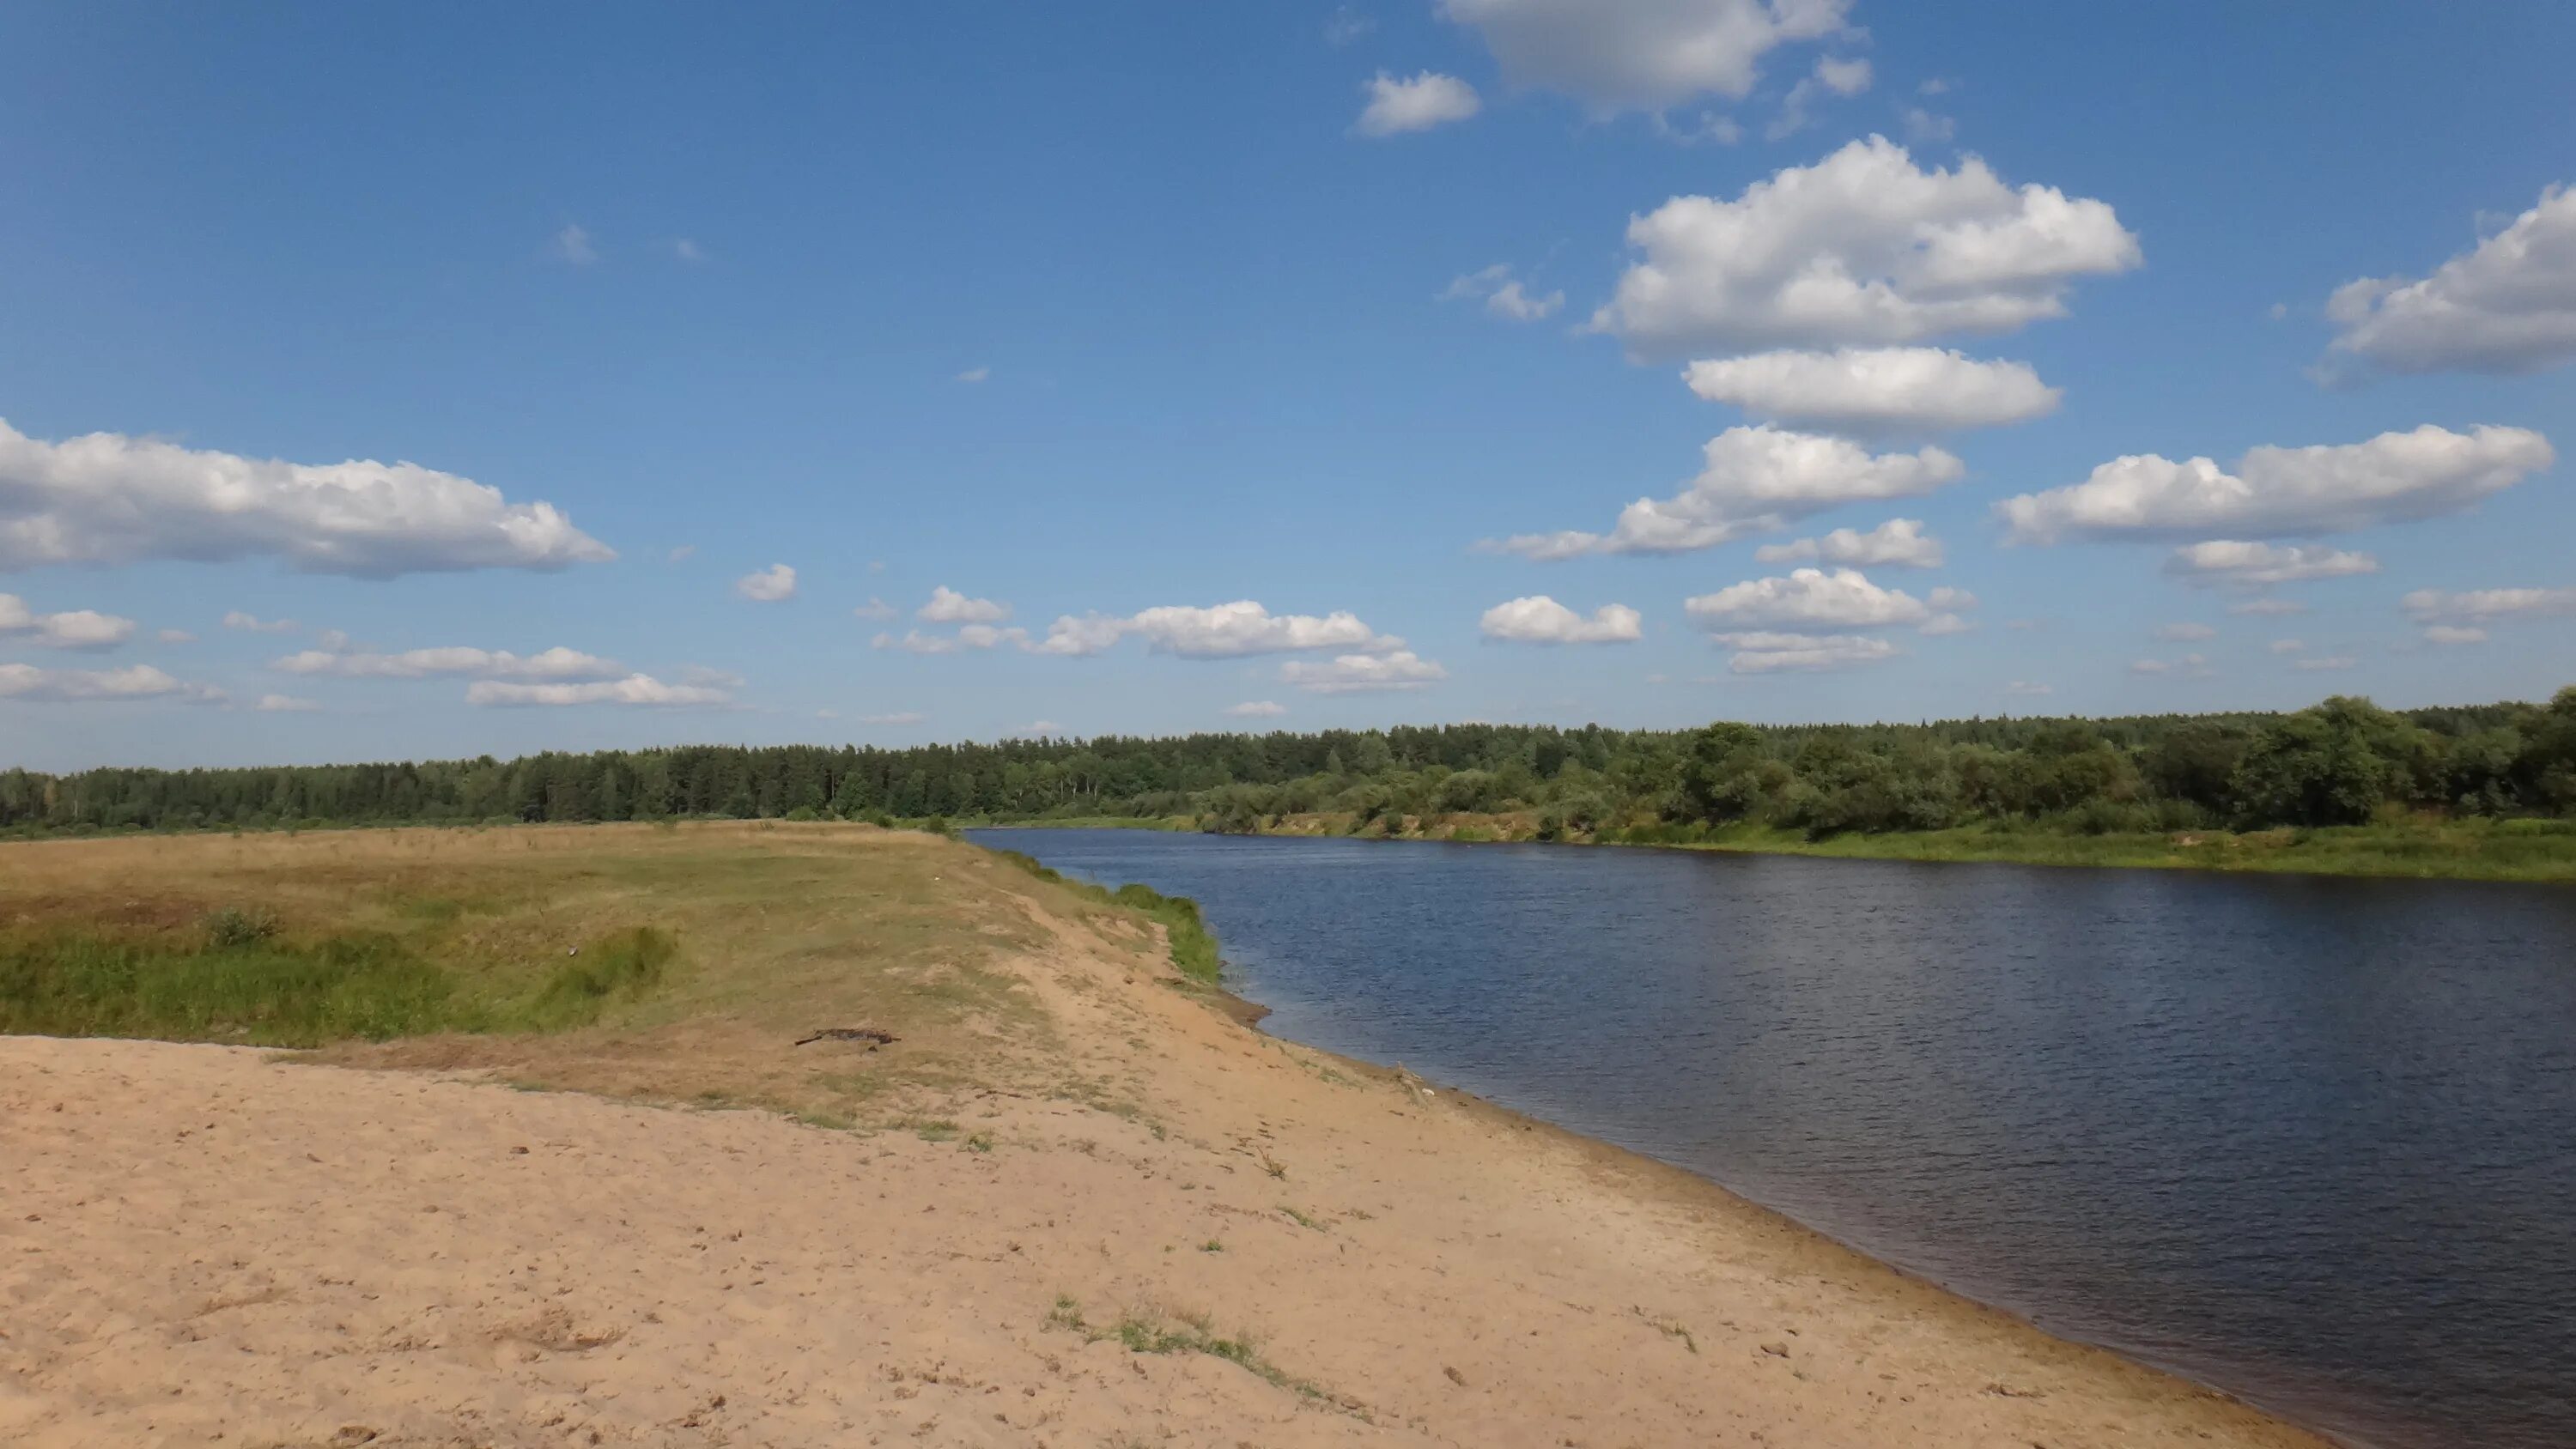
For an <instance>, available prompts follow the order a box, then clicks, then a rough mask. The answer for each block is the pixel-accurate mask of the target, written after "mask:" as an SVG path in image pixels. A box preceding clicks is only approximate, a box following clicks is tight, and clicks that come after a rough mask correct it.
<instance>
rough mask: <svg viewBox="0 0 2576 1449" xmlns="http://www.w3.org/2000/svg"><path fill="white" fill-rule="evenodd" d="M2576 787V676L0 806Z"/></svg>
mask: <svg viewBox="0 0 2576 1449" xmlns="http://www.w3.org/2000/svg"><path fill="white" fill-rule="evenodd" d="M2391 811H2403V812H2426V811H2431V812H2441V813H2446V814H2453V815H2473V816H2502V817H2515V816H2562V815H2568V814H2571V813H2576V687H2571V688H2568V689H2565V690H2561V691H2560V692H2559V693H2558V696H2557V698H2556V699H2555V700H2553V701H2552V702H2551V703H2549V704H2547V705H2530V704H2493V705H2479V706H2470V707H2463V708H2449V709H2420V710H2407V711H2401V712H2391V711H2387V710H2382V709H2379V708H2376V707H2374V706H2373V705H2371V704H2370V703H2369V702H2368V701H2367V700H2361V699H2346V698H2337V699H2329V700H2327V701H2325V702H2324V703H2323V704H2320V705H2317V706H2315V707H2313V708H2310V709H2306V710H2301V711H2299V712H2297V713H2295V714H2286V715H2283V714H2228V715H2196V716H2185V715H2156V716H2140V717H2134V718H2125V719H2101V720H2081V719H1991V720H1989V719H1975V720H1952V721H1944V722H1941V723H1937V724H1920V725H1894V724H1880V725H1858V726H1849V725H1812V726H1755V725H1742V724H1713V725H1709V726H1707V727H1705V728H1703V729H1698V730H1681V731H1649V730H1614V729H1603V728H1600V727H1597V726H1587V727H1585V728H1581V729H1557V728H1553V727H1547V726H1537V725H1487V724H1472V725H1442V726H1425V727H1418V728H1415V727H1406V728H1398V729H1391V730H1384V731H1378V730H1369V731H1364V732H1363V731H1347V730H1333V731H1325V732H1322V733H1318V734H1285V733H1280V734H1266V735H1249V734H1203V735H1190V736H1186V737H1182V738H1173V739H1130V738H1121V737H1104V738H1099V739H1090V740H1070V739H1068V740H1052V739H1033V740H1009V741H1003V742H1000V743H996V744H958V745H925V746H920V747H916V748H912V749H901V750H884V749H860V748H852V747H843V748H837V749H835V748H826V747H820V746H803V745H788V746H772V747H761V748H748V747H740V746H684V747H679V748H672V749H655V750H637V751H603V752H599V753H595V754H583V755H573V754H541V755H530V756H526V757H523V758H520V759H516V760H509V761H502V760H495V759H492V758H490V757H488V756H487V757H484V758H481V759H474V760H446V761H432V762H426V763H419V764H412V763H403V764H370V765H299V766H282V767H275V768H260V769H234V770H179V771H164V770H140V769H97V770H88V771H83V772H81V773H78V774H72V775H61V776H54V775H44V774H38V773H34V772H30V771H25V770H11V771H8V772H6V773H0V831H5V832H8V833H13V834H34V833H52V832H62V831H75V832H85V831H103V830H106V831H112V830H200V829H241V828H263V827H276V826H298V825H304V826H310V825H320V824H395V823H407V822H447V823H467V822H485V821H598V820H646V819H667V818H672V817H681V816H719V817H737V818H753V817H757V818H781V817H783V818H788V819H811V818H818V817H841V818H850V819H874V820H879V821H884V820H888V819H904V820H915V821H918V820H924V819H930V818H934V817H935V818H944V819H948V820H954V821H958V822H971V821H979V820H980V821H994V820H1033V819H1047V818H1072V817H1089V818H1101V817H1129V818H1138V819H1173V818H1179V819H1183V820H1189V821H1195V822H1196V823H1198V824H1199V825H1200V826H1201V827H1202V828H1205V829H1212V830H1255V829H1261V828H1264V826H1265V825H1267V824H1275V823H1276V822H1277V821H1278V820H1279V819H1281V818H1282V817H1285V816H1289V815H1308V814H1329V815H1334V816H1337V817H1343V818H1346V819H1347V821H1348V822H1349V824H1350V828H1354V829H1365V828H1367V827H1369V826H1370V825H1372V824H1376V825H1378V826H1380V827H1381V828H1385V827H1387V825H1388V822H1393V824H1394V828H1401V826H1402V823H1403V821H1404V820H1405V819H1406V818H1407V817H1414V818H1417V819H1421V818H1432V817H1439V816H1454V815H1473V814H1491V815H1503V814H1514V813H1518V814H1523V815H1526V816H1528V817H1530V818H1531V820H1532V822H1533V825H1534V830H1533V833H1535V834H1538V835H1540V836H1541V837H1546V838H1553V837H1557V836H1573V835H1581V836H1589V837H1593V838H1603V839H1635V840H1654V839H1687V838H1689V836H1690V832H1692V831H1693V830H1705V829H1711V828H1716V827H1723V826H1728V825H1733V824H1739V823H1751V824H1759V825H1764V826H1770V827H1778V828H1782V829H1791V830H1797V831H1801V832H1804V833H1805V834H1807V835H1808V836H1810V837H1811V838H1822V837H1826V836H1832V835H1837V834H1844V833H1850V832H1888V831H1920V830H1937V829H1945V828H1949V827H1953V826H1959V825H1966V824H1975V823H1979V822H1998V823H2000V822H2029V823H2033V824H2037V825H2041V826H2050V827H2057V828H2062V829H2065V830H2068V831H2072V832H2078V833H2085V834H2105V833H2111V832H2133V831H2153V830H2166V831H2180V830H2194V829H2213V828H2233V829H2240V830H2242V829H2262V828H2269V827H2275V826H2323V825H2350V824H2359V823H2364V822H2367V821H2370V820H2372V819H2374V818H2377V817H2380V816H2383V815H2384V814H2386V813H2388V812H2391Z"/></svg>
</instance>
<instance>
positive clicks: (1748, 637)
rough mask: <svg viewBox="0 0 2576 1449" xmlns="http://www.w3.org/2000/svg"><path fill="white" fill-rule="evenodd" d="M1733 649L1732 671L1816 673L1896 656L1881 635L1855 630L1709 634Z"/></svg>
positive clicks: (1893, 648) (1754, 631)
mask: <svg viewBox="0 0 2576 1449" xmlns="http://www.w3.org/2000/svg"><path fill="white" fill-rule="evenodd" d="M1709 637H1710V638H1712V639H1713V640H1715V641H1716V642H1717V643H1719V644H1722V645H1724V646H1726V647H1727V648H1730V649H1732V650H1734V651H1735V652H1734V653H1733V654H1731V655H1729V656H1727V660H1726V667H1727V669H1728V670H1729V671H1730V672H1732V673H1735V674H1815V673H1822V672H1824V671H1826V670H1830V669H1850V668H1853V667H1855V666H1857V665H1862V664H1877V663H1879V662H1881V661H1883V660H1888V659H1893V658H1895V657H1896V656H1897V653H1898V650H1897V647H1896V646H1895V645H1893V644H1891V643H1889V642H1887V641H1886V640H1884V639H1873V638H1868V637H1865V636H1863V635H1858V634H1795V633H1783V632H1780V631H1777V630H1767V629H1764V630H1751V631H1746V632H1740V633H1722V634H1712V635H1711V636H1709Z"/></svg>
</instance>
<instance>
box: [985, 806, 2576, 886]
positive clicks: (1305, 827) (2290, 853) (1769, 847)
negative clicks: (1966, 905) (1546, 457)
mask: <svg viewBox="0 0 2576 1449" xmlns="http://www.w3.org/2000/svg"><path fill="white" fill-rule="evenodd" d="M960 824H962V825H963V826H965V827H967V828H973V829H979V830H1148V831H1167V832H1177V833H1221V834H1232V835H1259V836H1276V837H1287V838H1305V839H1314V838H1319V837H1341V838H1346V839H1357V840H1384V841H1390V842H1431V843H1446V844H1472V845H1488V844H1517V843H1544V844H1553V845H1606V846H1634V847H1640V848H1648V849H1662V850H1705V851H1716V852H1724V853H1734V854H1746V855H1800V856H1809V857H1815V858H1822V859H1833V860H1893V861H1917V862H1932V863H1941V864H1980V863H1982V864H1999V865H2047V866H2065V867H2072V868H2078V869H2103V868H2118V869H2128V870H2211V871H2265V872H2272V873H2277V874H2288V875H2336V876H2373V877H2394V878H2405V879H2415V880H2465V881H2505V882H2522V883H2548V882H2564V881H2576V823H2567V822H2560V821H2554V820H2542V821H2530V822H2498V821H2487V820H2476V819H2471V820H2459V819H2454V818H2448V817H2443V816H2438V815H2427V816H2421V817H2402V818H2394V819H2389V820H2384V821H2378V822H2374V823H2372V824H2369V825H2357V826H2340V827H2325V828H2317V829H2283V830H2265V831H2251V832H2242V833H2240V832H2235V831H2225V830H2195V831H2176V832H2173V833H2170V834H2167V833H2135V834H2104V835H2076V834H2069V833H2066V832H2063V831H2053V830H2046V829H2029V828H2023V829H2015V828H2012V827H2010V826H2004V827H1996V826H1991V825H1987V826H1961V827H1957V828H1953V829H1948V830H1936V831H1889V832H1881V833H1877V834H1869V835H1832V836H1825V837H1821V838H1818V837H1812V836H1809V835H1807V834H1805V833H1803V832H1800V831H1795V830H1784V829H1779V828H1777V827H1770V826H1764V825H1759V824H1752V823H1743V824H1737V825H1732V826H1720V827H1714V828H1710V829H1707V830H1704V831H1678V830H1671V829H1656V828H1649V829H1644V830H1638V831H1630V832H1622V831H1607V832H1592V833H1577V832H1571V831H1561V832H1558V833H1556V834H1553V835H1551V834H1548V833H1546V831H1545V829H1544V827H1543V825H1542V823H1541V822H1540V820H1539V819H1538V818H1537V817H1536V816H1534V815H1529V814H1520V815H1446V816H1434V817H1431V818H1428V819H1425V818H1422V817H1417V816H1406V817H1403V818H1402V819H1401V820H1398V819H1396V818H1394V817H1391V816H1380V817H1377V818H1376V819H1374V820H1364V819H1362V818H1360V817H1359V816H1357V815H1354V814H1349V813H1342V814H1317V815H1300V816H1285V817H1281V818H1279V819H1276V820H1264V821H1260V822H1257V823H1255V824H1253V825H1251V826H1249V827H1239V828H1234V829H1228V830H1224V831H1209V830H1208V828H1207V826H1206V825H1205V824H1204V823H1203V822H1201V821H1200V820H1198V819H1196V818H1194V817H1191V816H1186V815H1173V816H1163V817H1159V818H1155V819H1136V818H1132V817H1097V818H1090V819H1081V818H1076V819H1030V820H992V821H966V822H960Z"/></svg>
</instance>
